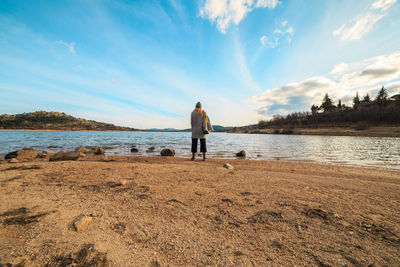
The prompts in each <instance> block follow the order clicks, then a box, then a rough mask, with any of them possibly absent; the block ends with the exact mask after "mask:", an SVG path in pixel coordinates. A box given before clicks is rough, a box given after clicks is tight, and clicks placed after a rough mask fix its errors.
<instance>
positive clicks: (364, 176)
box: [0, 155, 400, 266]
mask: <svg viewBox="0 0 400 267" xmlns="http://www.w3.org/2000/svg"><path fill="white" fill-rule="evenodd" d="M225 163H230V164H231V165H232V166H233V168H232V169H226V168H224V167H223V165H224V164H225ZM0 184H1V186H0V202H1V203H2V205H1V207H0V222H2V224H0V236H2V237H3V238H2V239H0V259H1V260H0V263H1V264H6V263H12V264H18V263H20V262H23V261H24V262H25V264H26V265H27V266H30V265H33V266H38V265H40V266H43V265H45V264H49V265H50V266H52V265H56V264H55V262H54V260H55V259H64V260H71V257H72V258H73V259H74V257H78V256H77V255H79V252H80V251H82V249H83V248H85V246H86V247H87V246H88V244H90V246H89V247H90V251H91V252H90V253H89V254H88V256H87V259H86V258H85V259H84V260H85V261H87V263H89V262H90V261H93V260H95V259H96V257H97V256H98V257H100V258H101V257H103V258H102V259H103V260H105V261H107V263H108V264H109V266H127V265H130V266H149V265H150V266H167V265H173V266H194V265H213V266H217V265H218V266H249V265H250V266H251V265H254V266H265V265H277V266H278V265H321V266H322V265H331V266H338V265H349V266H350V265H359V266H368V265H370V264H374V265H396V264H397V263H398V258H397V257H396V256H395V255H398V254H399V252H400V210H399V209H398V207H399V205H400V171H394V170H380V169H366V168H360V167H343V166H335V165H325V164H316V163H304V162H286V161H261V160H238V159H230V160H226V159H208V160H207V161H205V162H203V161H201V160H200V159H198V160H196V161H194V162H193V161H191V160H190V159H186V158H174V157H132V156H131V157H128V156H109V157H108V161H107V162H105V161H102V156H101V155H98V156H88V157H85V158H82V159H80V160H78V161H57V162H49V161H45V160H42V159H41V160H34V161H31V162H23V163H14V164H11V163H2V164H0ZM82 216H83V217H84V218H88V220H89V223H88V224H87V225H86V226H85V227H84V228H83V229H82V230H79V232H77V231H76V230H75V229H74V226H73V223H74V222H75V221H76V220H78V219H79V218H82ZM33 218H34V219H33ZM29 220H32V221H29ZM85 244H86V245H85ZM327 251H329V253H327ZM11 252H12V253H11ZM68 255H70V256H68ZM104 255H106V256H104Z"/></svg>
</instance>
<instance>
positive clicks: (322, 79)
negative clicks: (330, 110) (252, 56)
mask: <svg viewBox="0 0 400 267" xmlns="http://www.w3.org/2000/svg"><path fill="white" fill-rule="evenodd" d="M399 82H400V52H396V53H393V54H390V55H382V56H378V57H373V58H368V59H365V60H362V61H358V62H352V63H340V64H338V65H336V66H335V67H334V68H333V70H332V71H331V72H330V73H329V74H327V75H321V76H314V77H310V78H307V79H305V80H303V81H300V82H292V83H288V84H286V85H283V86H281V87H277V88H271V89H267V90H266V91H264V92H263V93H262V94H259V95H256V96H254V97H252V98H251V100H252V101H253V102H255V103H258V104H262V107H260V108H259V109H258V112H259V113H260V114H262V115H265V116H267V117H270V116H272V115H273V114H275V113H276V112H279V110H281V111H282V110H285V111H287V112H286V113H288V112H294V111H298V110H299V108H301V107H302V108H304V109H307V110H308V108H309V107H310V106H311V105H312V104H318V103H320V102H321V100H322V98H323V95H324V94H325V93H329V95H331V96H332V97H333V98H334V99H342V101H349V100H351V99H352V98H353V97H354V94H355V92H356V91H358V92H359V93H360V94H366V93H367V92H369V93H370V95H372V94H371V92H374V90H376V89H377V88H379V86H381V85H385V86H386V85H389V86H388V89H389V92H392V93H395V91H394V90H398V89H399V88H398V87H396V86H394V85H396V84H397V85H398V84H399ZM390 84H392V86H391V85H390Z"/></svg>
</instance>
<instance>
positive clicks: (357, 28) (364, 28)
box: [333, 13, 384, 40]
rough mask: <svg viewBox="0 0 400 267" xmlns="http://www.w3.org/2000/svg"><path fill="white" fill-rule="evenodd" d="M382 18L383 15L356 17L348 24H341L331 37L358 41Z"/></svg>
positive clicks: (369, 14) (370, 14)
mask: <svg viewBox="0 0 400 267" xmlns="http://www.w3.org/2000/svg"><path fill="white" fill-rule="evenodd" d="M383 17H384V15H383V14H372V13H368V14H365V15H363V16H359V17H356V18H354V19H353V20H352V21H351V22H350V23H346V24H343V25H342V26H341V27H340V28H338V29H337V30H335V31H334V32H333V35H334V36H338V37H339V38H340V39H341V40H359V39H361V38H362V37H363V36H364V35H365V34H367V33H368V32H370V31H371V29H372V27H373V26H374V25H375V23H377V22H378V21H379V20H380V19H381V18H383Z"/></svg>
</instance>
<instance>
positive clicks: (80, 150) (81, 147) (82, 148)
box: [75, 146, 86, 153]
mask: <svg viewBox="0 0 400 267" xmlns="http://www.w3.org/2000/svg"><path fill="white" fill-rule="evenodd" d="M75 151H78V152H81V153H86V149H85V148H84V147H83V146H80V147H77V148H75Z"/></svg>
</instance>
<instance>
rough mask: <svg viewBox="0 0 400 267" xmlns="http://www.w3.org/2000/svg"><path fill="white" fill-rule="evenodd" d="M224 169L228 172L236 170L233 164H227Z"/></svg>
mask: <svg viewBox="0 0 400 267" xmlns="http://www.w3.org/2000/svg"><path fill="white" fill-rule="evenodd" d="M224 168H226V169H228V170H233V169H234V168H233V166H232V165H231V164H229V163H225V164H224Z"/></svg>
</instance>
